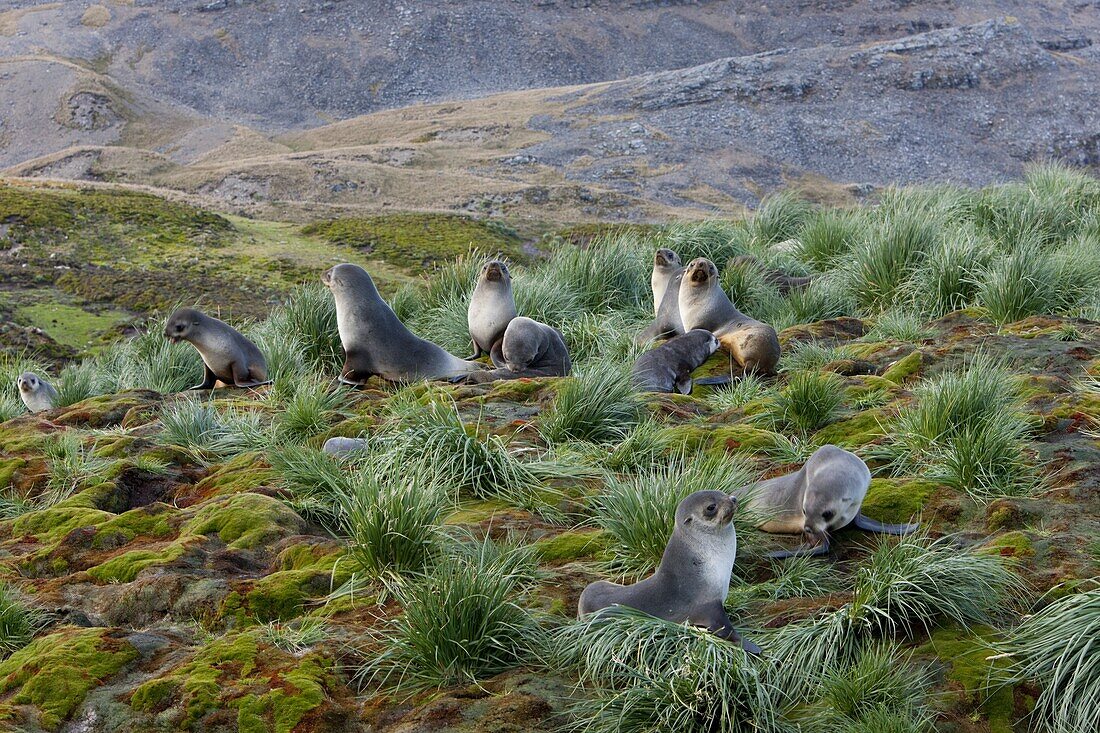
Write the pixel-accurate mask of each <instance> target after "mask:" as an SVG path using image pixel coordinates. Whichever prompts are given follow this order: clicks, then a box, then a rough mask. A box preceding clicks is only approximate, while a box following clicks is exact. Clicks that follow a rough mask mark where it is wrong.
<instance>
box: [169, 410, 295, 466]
mask: <svg viewBox="0 0 1100 733" xmlns="http://www.w3.org/2000/svg"><path fill="white" fill-rule="evenodd" d="M160 422H161V425H162V430H161V432H160V434H159V435H158V436H157V437H158V440H159V441H160V442H161V443H162V444H164V445H172V446H176V447H179V448H183V449H185V450H187V451H189V452H190V453H191V454H192V455H193V456H195V457H196V458H198V459H200V460H202V461H209V460H213V459H217V458H225V457H228V456H233V455H236V454H239V453H243V452H245V451H250V450H262V449H265V448H267V447H268V446H269V445H271V443H272V442H273V441H274V440H275V436H274V435H273V433H272V430H271V425H270V421H269V420H267V419H266V418H265V417H264V416H263V415H262V414H261V413H259V412H253V411H249V410H243V409H239V408H233V407H230V408H227V409H225V410H223V411H219V410H218V409H217V408H216V407H214V405H213V404H212V403H210V402H203V401H202V400H198V399H181V400H177V401H176V402H174V403H172V404H170V405H168V406H166V407H164V408H163V409H162V410H161V413H160Z"/></svg>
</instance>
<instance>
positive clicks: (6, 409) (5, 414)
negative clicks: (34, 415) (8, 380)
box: [0, 390, 27, 423]
mask: <svg viewBox="0 0 1100 733" xmlns="http://www.w3.org/2000/svg"><path fill="white" fill-rule="evenodd" d="M26 411H27V408H26V406H25V405H24V404H23V401H22V400H21V399H19V397H17V396H16V395H14V394H12V393H11V392H10V391H8V390H5V391H4V392H0V423H3V422H7V421H8V420H14V419H15V418H17V417H19V416H20V415H22V414H24V413H26Z"/></svg>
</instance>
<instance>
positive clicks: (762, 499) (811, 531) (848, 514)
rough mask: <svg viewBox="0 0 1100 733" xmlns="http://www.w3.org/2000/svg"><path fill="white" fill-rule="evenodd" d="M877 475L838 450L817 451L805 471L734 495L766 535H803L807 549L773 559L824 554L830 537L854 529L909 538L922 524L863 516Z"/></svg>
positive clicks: (830, 447) (782, 552)
mask: <svg viewBox="0 0 1100 733" xmlns="http://www.w3.org/2000/svg"><path fill="white" fill-rule="evenodd" d="M870 484H871V472H870V471H869V470H868V469H867V464H865V463H864V462H863V461H862V460H861V459H860V458H859V456H857V455H855V454H854V453H849V452H848V451H846V450H844V449H843V448H838V447H837V446H835V445H826V446H822V447H821V448H818V449H817V450H816V451H814V453H813V455H811V456H810V457H809V458H808V459H807V460H806V463H805V465H803V466H802V468H800V469H798V470H797V471H795V472H794V473H788V474H786V475H785V476H777V477H776V478H772V479H768V480H767V481H762V482H760V483H758V484H756V485H754V486H752V487H746V488H745V489H741V490H738V491H736V492H734V495H735V496H740V497H742V498H743V499H744V501H745V507H746V508H747V509H749V510H750V511H752V512H755V513H757V514H758V515H759V516H761V517H765V518H766V520H765V521H764V523H763V524H761V525H760V528H761V529H762V530H764V531H765V532H775V533H780V534H801V535H802V536H803V538H804V541H805V544H803V545H802V546H801V547H799V548H797V549H795V550H780V551H778V552H773V553H769V555H768V556H769V557H774V558H784V557H794V556H796V555H823V554H825V553H826V552H828V551H829V533H830V532H835V531H836V530H839V529H845V528H848V527H853V528H855V529H862V530H864V531H866V532H884V533H886V534H896V535H906V534H910V533H912V532H915V531H916V530H917V527H918V525H916V524H882V523H881V522H877V521H875V520H874V519H871V518H869V517H865V516H864V515H863V513H862V512H860V507H861V505H862V504H863V498H864V497H865V496H867V487H868V486H870Z"/></svg>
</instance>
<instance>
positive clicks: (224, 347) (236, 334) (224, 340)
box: [164, 308, 270, 389]
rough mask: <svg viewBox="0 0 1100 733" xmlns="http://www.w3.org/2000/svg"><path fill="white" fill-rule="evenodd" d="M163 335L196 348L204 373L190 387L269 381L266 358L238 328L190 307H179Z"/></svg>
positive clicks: (247, 384) (171, 316) (202, 387)
mask: <svg viewBox="0 0 1100 733" xmlns="http://www.w3.org/2000/svg"><path fill="white" fill-rule="evenodd" d="M164 335H165V337H166V338H167V339H168V340H169V341H171V342H172V343H174V344H178V343H179V342H180V341H188V342H190V343H191V345H192V346H194V347H195V349H197V350H198V352H199V356H201V357H202V364H203V367H204V368H205V370H206V374H205V376H204V378H203V380H202V384H196V385H195V386H194V387H191V389H214V385H215V384H217V383H218V381H219V380H221V382H222V383H224V384H226V385H229V386H233V387H259V386H260V385H261V384H270V381H269V380H268V378H267V361H266V360H265V359H264V355H263V354H262V353H261V352H260V350H259V349H258V348H256V344H254V343H252V342H251V341H249V340H248V339H246V338H245V337H244V336H243V335H242V334H241V332H240V331H238V330H237V329H235V328H233V327H232V326H230V325H229V324H228V323H225V322H224V321H219V320H218V319H217V318H211V317H210V316H208V315H206V314H205V313H203V312H202V311H197V310H195V309H193V308H180V309H178V310H176V311H174V312H173V313H172V315H170V316H169V317H168V322H167V323H166V324H164Z"/></svg>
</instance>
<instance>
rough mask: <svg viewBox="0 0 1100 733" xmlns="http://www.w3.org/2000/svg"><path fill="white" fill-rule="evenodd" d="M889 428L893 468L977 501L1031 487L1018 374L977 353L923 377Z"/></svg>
mask: <svg viewBox="0 0 1100 733" xmlns="http://www.w3.org/2000/svg"><path fill="white" fill-rule="evenodd" d="M913 395H914V397H915V398H916V399H915V401H914V403H913V404H912V405H911V406H909V407H907V408H906V409H905V410H903V411H902V413H901V414H900V415H899V416H898V418H897V420H896V421H895V423H894V425H893V427H892V428H891V429H890V430H889V431H888V432H889V435H890V436H891V437H892V442H891V443H890V445H889V446H888V448H887V455H889V456H892V457H893V459H894V463H895V469H896V470H901V471H907V472H910V473H912V472H916V471H917V469H918V467H919V469H920V470H921V471H922V472H925V473H927V475H929V476H930V477H933V478H936V479H939V480H942V481H945V482H947V483H950V484H951V485H953V486H955V487H956V488H959V489H961V490H963V491H966V492H967V493H969V494H970V495H971V496H973V497H975V498H976V499H979V500H986V499H989V498H993V497H997V496H1020V495H1027V494H1028V493H1030V492H1032V491H1033V490H1034V489H1035V488H1036V487H1037V485H1038V482H1039V477H1038V474H1037V472H1036V470H1035V469H1034V467H1033V466H1032V465H1031V464H1030V463H1029V462H1028V461H1027V459H1026V457H1025V456H1026V453H1025V449H1026V441H1025V437H1026V436H1027V434H1028V432H1029V426H1028V424H1027V422H1026V421H1025V419H1024V417H1023V414H1022V409H1023V404H1024V403H1023V396H1022V394H1021V391H1020V387H1019V384H1018V383H1017V381H1016V379H1015V378H1014V377H1013V376H1012V375H1011V374H1009V373H1008V371H1007V370H1006V369H1005V368H1004V367H1003V366H1001V365H1000V364H999V363H997V362H996V361H994V360H993V359H991V358H989V357H987V356H985V355H982V354H979V355H977V356H975V357H974V358H973V359H972V360H971V361H970V363H969V364H967V365H966V366H965V367H963V368H961V369H956V370H953V371H948V372H944V373H942V374H940V375H938V376H936V377H933V378H931V379H926V380H924V381H922V382H921V383H920V384H918V385H917V386H916V387H915V388H914V389H913Z"/></svg>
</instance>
